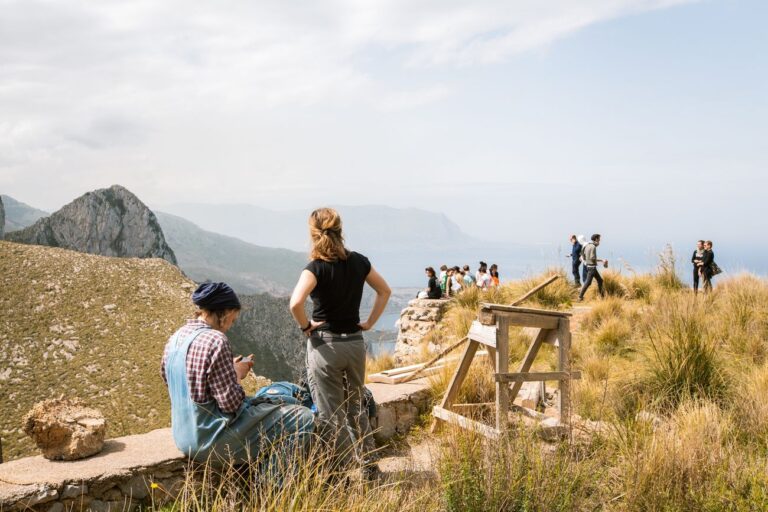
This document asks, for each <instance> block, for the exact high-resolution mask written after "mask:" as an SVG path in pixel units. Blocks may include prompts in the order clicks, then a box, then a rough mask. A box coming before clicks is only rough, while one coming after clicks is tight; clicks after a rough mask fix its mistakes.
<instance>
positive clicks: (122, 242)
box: [6, 185, 176, 265]
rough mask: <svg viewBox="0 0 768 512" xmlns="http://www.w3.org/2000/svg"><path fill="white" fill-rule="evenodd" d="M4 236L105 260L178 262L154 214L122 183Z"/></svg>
mask: <svg viewBox="0 0 768 512" xmlns="http://www.w3.org/2000/svg"><path fill="white" fill-rule="evenodd" d="M6 238H7V240H10V241H13V242H19V243H25V244H35V245H47V246H50V247H62V248H65V249H72V250H75V251H79V252H85V253H90V254H98V255H102V256H117V257H136V258H162V259H164V260H166V261H168V262H170V263H173V264H174V265H175V264H176V256H175V255H174V252H173V250H172V249H171V247H170V246H169V245H168V243H167V242H166V240H165V236H164V234H163V230H162V228H161V227H160V224H159V223H158V221H157V218H156V217H155V214H154V213H152V211H151V210H150V209H149V208H147V206H146V205H145V204H144V203H142V202H141V200H139V198H138V197H136V196H135V195H134V194H133V193H131V192H130V191H129V190H127V189H125V188H124V187H121V186H119V185H113V186H112V187H110V188H107V189H100V190H96V191H93V192H88V193H86V194H84V195H82V196H80V197H79V198H77V199H75V200H74V201H72V202H71V203H69V204H68V205H66V206H64V207H62V208H61V209H60V210H59V211H57V212H55V213H53V214H51V215H50V216H49V217H44V218H41V219H39V220H38V221H37V222H35V223H34V224H33V225H31V226H29V227H26V228H24V229H21V230H19V231H13V232H11V233H8V234H7V237H6Z"/></svg>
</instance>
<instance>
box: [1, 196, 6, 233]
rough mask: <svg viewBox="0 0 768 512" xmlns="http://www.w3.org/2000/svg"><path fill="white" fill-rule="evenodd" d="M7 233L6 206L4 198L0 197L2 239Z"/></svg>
mask: <svg viewBox="0 0 768 512" xmlns="http://www.w3.org/2000/svg"><path fill="white" fill-rule="evenodd" d="M4 235H5V207H4V206H3V198H2V197H0V240H2V239H3V236H4Z"/></svg>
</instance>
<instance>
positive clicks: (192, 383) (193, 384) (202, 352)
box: [160, 319, 245, 413]
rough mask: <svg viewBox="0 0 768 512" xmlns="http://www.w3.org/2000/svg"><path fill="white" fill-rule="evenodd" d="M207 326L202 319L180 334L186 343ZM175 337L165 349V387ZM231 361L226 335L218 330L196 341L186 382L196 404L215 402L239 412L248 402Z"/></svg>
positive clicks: (191, 351) (206, 332) (224, 408)
mask: <svg viewBox="0 0 768 512" xmlns="http://www.w3.org/2000/svg"><path fill="white" fill-rule="evenodd" d="M206 325H207V324H206V323H205V322H203V321H202V320H199V319H195V320H187V325H185V326H184V327H182V328H181V329H179V330H178V331H177V332H178V333H179V336H181V338H182V339H183V338H185V337H187V336H189V335H190V334H192V332H193V331H195V330H196V329H198V328H200V327H204V326H206ZM174 336H175V334H174ZM174 336H171V338H170V339H169V340H168V343H167V344H166V345H165V350H164V352H163V363H162V366H161V368H160V373H161V374H162V376H163V380H164V381H165V382H166V384H167V383H168V380H167V378H166V376H165V361H166V359H167V358H168V345H170V343H171V341H172V340H173V338H174ZM232 359H233V355H232V347H231V346H230V345H229V340H228V339H227V337H226V335H225V334H224V333H222V332H220V331H217V330H216V329H206V330H205V331H203V332H202V333H200V334H199V335H198V336H197V338H195V340H194V341H193V342H192V344H191V345H190V346H189V351H188V352H187V382H188V384H189V394H190V396H191V398H192V400H193V401H194V402H196V403H198V404H204V403H206V402H210V401H211V400H216V403H217V404H218V405H219V409H221V410H222V411H223V412H226V413H234V412H235V411H237V409H238V408H239V407H240V404H242V403H243V400H244V399H245V391H243V387H242V386H241V385H240V382H239V381H238V379H237V374H236V373H235V366H234V365H233V364H232Z"/></svg>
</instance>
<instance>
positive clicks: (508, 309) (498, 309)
mask: <svg viewBox="0 0 768 512" xmlns="http://www.w3.org/2000/svg"><path fill="white" fill-rule="evenodd" d="M480 306H481V309H482V310H487V311H490V312H491V313H494V314H496V316H498V315H500V314H506V313H531V314H534V315H543V316H554V317H557V318H570V317H571V316H573V315H572V314H571V313H568V312H566V311H553V310H551V309H538V308H523V307H520V306H510V305H507V304H494V303H492V302H481V303H480Z"/></svg>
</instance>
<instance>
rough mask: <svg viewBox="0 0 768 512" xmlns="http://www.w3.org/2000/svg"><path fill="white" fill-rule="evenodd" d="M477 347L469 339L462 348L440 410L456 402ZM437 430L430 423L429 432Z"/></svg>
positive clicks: (474, 342) (475, 342)
mask: <svg viewBox="0 0 768 512" xmlns="http://www.w3.org/2000/svg"><path fill="white" fill-rule="evenodd" d="M479 346H480V344H479V343H478V342H477V341H475V340H473V339H470V340H469V343H467V346H466V347H465V348H464V353H463V354H462V356H461V360H460V361H459V364H458V365H457V366H456V371H455V372H454V374H453V378H451V382H450V383H449V384H448V389H446V391H445V396H443V400H442V402H440V406H439V407H440V408H441V409H447V408H448V407H450V405H451V404H452V403H453V402H454V401H455V400H456V396H457V395H458V394H459V388H460V387H461V383H462V382H464V379H465V378H466V376H467V373H468V372H469V366H470V365H471V364H472V359H474V357H475V352H477V348H478V347H479ZM435 418H438V416H435ZM437 428H438V422H437V421H435V422H434V423H432V427H431V428H430V432H432V433H433V434H434V433H435V432H436V431H437Z"/></svg>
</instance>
